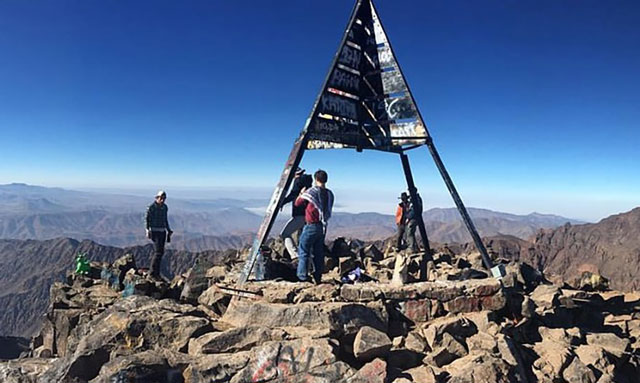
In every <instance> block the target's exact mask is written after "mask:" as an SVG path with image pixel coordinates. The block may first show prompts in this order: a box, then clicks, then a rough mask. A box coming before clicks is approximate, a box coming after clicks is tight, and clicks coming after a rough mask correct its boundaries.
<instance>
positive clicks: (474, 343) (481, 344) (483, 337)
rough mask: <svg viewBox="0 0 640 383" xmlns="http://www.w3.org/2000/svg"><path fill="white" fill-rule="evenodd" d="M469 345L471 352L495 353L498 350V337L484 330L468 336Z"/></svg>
mask: <svg viewBox="0 0 640 383" xmlns="http://www.w3.org/2000/svg"><path fill="white" fill-rule="evenodd" d="M467 346H468V347H469V352H481V351H486V352H489V353H495V352H497V351H498V342H497V340H496V338H494V337H493V336H491V335H489V334H487V333H486V332H482V331H479V332H478V333H477V334H474V335H472V336H470V337H469V338H467Z"/></svg>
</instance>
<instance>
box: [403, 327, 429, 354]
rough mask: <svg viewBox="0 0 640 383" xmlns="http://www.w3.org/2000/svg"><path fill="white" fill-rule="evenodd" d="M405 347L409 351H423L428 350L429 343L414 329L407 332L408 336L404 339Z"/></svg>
mask: <svg viewBox="0 0 640 383" xmlns="http://www.w3.org/2000/svg"><path fill="white" fill-rule="evenodd" d="M404 347H405V348H406V349H407V350H409V351H414V352H419V353H422V352H425V351H427V350H428V348H429V345H428V344H427V341H426V340H425V339H424V338H423V337H422V335H420V334H419V333H417V332H415V331H412V332H410V333H409V334H407V338H406V339H405V340H404Z"/></svg>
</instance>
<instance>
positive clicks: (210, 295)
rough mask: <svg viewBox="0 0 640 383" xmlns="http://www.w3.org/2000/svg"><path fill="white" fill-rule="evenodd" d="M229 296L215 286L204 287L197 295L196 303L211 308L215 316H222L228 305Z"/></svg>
mask: <svg viewBox="0 0 640 383" xmlns="http://www.w3.org/2000/svg"><path fill="white" fill-rule="evenodd" d="M230 301H231V296H229V295H227V294H224V293H223V292H222V291H221V290H220V289H219V288H218V287H217V286H215V285H213V286H211V287H209V288H208V289H206V290H205V291H204V292H203V293H202V294H200V296H199V297H198V303H200V304H201V305H204V306H205V307H207V308H208V309H209V310H212V311H213V312H214V313H215V315H216V316H222V315H223V314H224V312H225V311H226V310H227V307H228V306H229V302H230Z"/></svg>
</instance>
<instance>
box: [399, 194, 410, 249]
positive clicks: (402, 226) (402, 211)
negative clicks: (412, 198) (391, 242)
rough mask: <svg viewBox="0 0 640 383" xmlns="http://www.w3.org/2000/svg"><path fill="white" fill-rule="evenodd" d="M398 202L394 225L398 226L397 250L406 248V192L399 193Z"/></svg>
mask: <svg viewBox="0 0 640 383" xmlns="http://www.w3.org/2000/svg"><path fill="white" fill-rule="evenodd" d="M399 199H400V203H398V208H397V209H396V225H397V226H398V234H397V237H396V249H397V250H398V251H400V250H403V249H405V248H406V246H405V244H406V241H405V238H404V235H405V231H406V229H407V212H408V211H409V195H408V194H407V193H406V192H402V194H400V198H399Z"/></svg>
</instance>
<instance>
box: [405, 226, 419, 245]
mask: <svg viewBox="0 0 640 383" xmlns="http://www.w3.org/2000/svg"><path fill="white" fill-rule="evenodd" d="M416 227H418V221H417V220H415V219H412V220H410V221H409V224H408V225H407V247H408V248H410V249H411V250H412V251H418V242H416Z"/></svg>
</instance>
